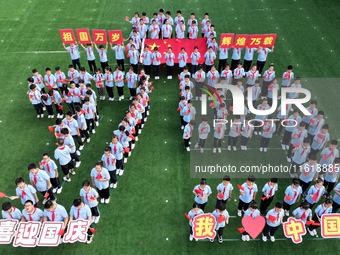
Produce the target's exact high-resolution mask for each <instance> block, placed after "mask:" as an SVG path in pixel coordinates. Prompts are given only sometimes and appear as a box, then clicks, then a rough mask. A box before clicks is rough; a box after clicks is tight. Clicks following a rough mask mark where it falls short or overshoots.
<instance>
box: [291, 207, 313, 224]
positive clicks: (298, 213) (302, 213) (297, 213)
mask: <svg viewBox="0 0 340 255" xmlns="http://www.w3.org/2000/svg"><path fill="white" fill-rule="evenodd" d="M292 215H293V216H294V217H295V219H297V220H302V222H303V223H304V224H306V221H307V219H308V220H309V221H311V220H312V210H311V209H310V206H309V204H308V203H307V202H306V201H305V202H303V203H301V205H300V207H298V208H296V209H295V210H294V211H293V213H292Z"/></svg>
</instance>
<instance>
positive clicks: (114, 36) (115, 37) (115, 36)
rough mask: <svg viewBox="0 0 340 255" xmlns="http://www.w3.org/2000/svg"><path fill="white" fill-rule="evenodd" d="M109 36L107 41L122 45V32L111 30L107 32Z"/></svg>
mask: <svg viewBox="0 0 340 255" xmlns="http://www.w3.org/2000/svg"><path fill="white" fill-rule="evenodd" d="M107 32H108V34H109V41H110V43H112V44H121V43H123V36H122V31H120V30H111V31H107Z"/></svg>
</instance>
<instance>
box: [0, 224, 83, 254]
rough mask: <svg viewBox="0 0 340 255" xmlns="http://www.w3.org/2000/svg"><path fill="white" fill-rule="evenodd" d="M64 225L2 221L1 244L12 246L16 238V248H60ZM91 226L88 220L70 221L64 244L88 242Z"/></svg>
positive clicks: (0, 227)
mask: <svg viewBox="0 0 340 255" xmlns="http://www.w3.org/2000/svg"><path fill="white" fill-rule="evenodd" d="M63 225H64V223H63V222H44V223H41V222H33V221H30V222H18V220H0V244H10V243H11V242H12V240H13V238H14V241H13V246H14V247H18V246H21V247H35V246H47V247H52V246H58V245H59V244H60V243H61V234H60V230H61V229H62V227H63ZM89 226H90V222H89V221H87V220H72V221H70V222H69V224H68V228H67V232H66V234H65V235H64V237H63V243H74V242H83V243H84V242H86V240H87V231H88V228H89ZM40 227H41V228H40Z"/></svg>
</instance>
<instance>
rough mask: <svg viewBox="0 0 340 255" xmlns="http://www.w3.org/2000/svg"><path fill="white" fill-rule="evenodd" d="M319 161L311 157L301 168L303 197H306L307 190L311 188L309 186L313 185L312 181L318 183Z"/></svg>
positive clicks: (300, 178)
mask: <svg viewBox="0 0 340 255" xmlns="http://www.w3.org/2000/svg"><path fill="white" fill-rule="evenodd" d="M316 163H317V161H316V156H314V155H310V156H309V161H308V162H306V163H304V164H303V165H302V166H301V169H300V171H301V174H300V177H299V180H300V185H301V188H302V193H303V196H306V190H307V188H308V187H309V184H311V182H312V181H316V180H317V178H318V172H317V167H318V166H317V164H316Z"/></svg>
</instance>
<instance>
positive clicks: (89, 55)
mask: <svg viewBox="0 0 340 255" xmlns="http://www.w3.org/2000/svg"><path fill="white" fill-rule="evenodd" d="M84 50H85V52H86V55H87V61H92V60H95V59H96V57H95V56H94V54H93V49H92V47H90V48H85V49H84Z"/></svg>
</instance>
